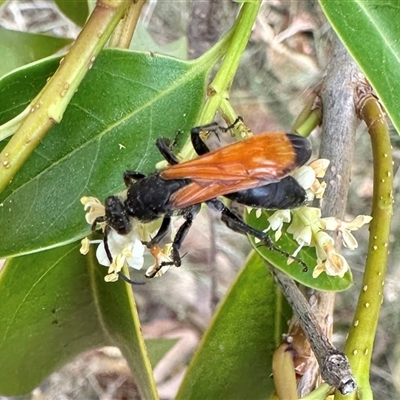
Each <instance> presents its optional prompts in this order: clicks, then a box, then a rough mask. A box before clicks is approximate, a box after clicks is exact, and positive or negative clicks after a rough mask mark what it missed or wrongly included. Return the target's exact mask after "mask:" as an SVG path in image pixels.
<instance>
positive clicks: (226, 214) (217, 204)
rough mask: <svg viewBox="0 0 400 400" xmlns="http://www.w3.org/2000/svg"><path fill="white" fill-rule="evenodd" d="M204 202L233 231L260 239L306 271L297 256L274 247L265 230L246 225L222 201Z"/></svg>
mask: <svg viewBox="0 0 400 400" xmlns="http://www.w3.org/2000/svg"><path fill="white" fill-rule="evenodd" d="M206 203H207V205H209V206H210V207H211V208H213V209H214V210H216V211H219V212H220V213H221V221H223V222H224V223H225V224H226V226H227V227H228V228H230V229H232V230H234V231H235V232H239V233H243V234H250V235H252V236H254V237H256V238H257V239H260V240H261V241H262V242H263V243H264V244H265V245H266V246H267V247H268V248H269V249H271V250H274V251H276V252H278V253H280V254H282V255H283V256H285V257H287V258H292V259H294V260H295V261H297V262H298V263H299V264H300V265H301V266H302V267H303V271H304V272H307V270H308V267H307V264H306V263H305V262H304V261H302V260H300V259H299V258H298V257H293V256H291V255H290V254H289V253H288V252H286V251H284V250H281V249H280V248H279V247H276V246H275V244H274V243H273V242H272V240H271V238H270V237H269V236H268V235H267V234H266V233H265V232H262V231H259V230H257V229H254V228H252V227H251V226H250V225H247V224H246V223H245V222H244V221H243V220H242V219H241V218H240V217H239V216H238V215H236V214H235V213H233V212H232V211H231V210H230V209H229V208H227V207H225V205H224V203H222V201H220V200H218V199H213V200H209V201H207V202H206Z"/></svg>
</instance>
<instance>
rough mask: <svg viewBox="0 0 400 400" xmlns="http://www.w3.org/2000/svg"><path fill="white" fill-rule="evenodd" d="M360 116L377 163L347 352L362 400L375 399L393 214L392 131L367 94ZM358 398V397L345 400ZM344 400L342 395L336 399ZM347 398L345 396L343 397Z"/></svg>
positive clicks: (378, 108) (379, 109)
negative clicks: (375, 354) (375, 357)
mask: <svg viewBox="0 0 400 400" xmlns="http://www.w3.org/2000/svg"><path fill="white" fill-rule="evenodd" d="M360 104H361V105H360V107H359V109H360V112H359V113H360V115H361V118H362V119H364V121H365V122H366V124H367V126H368V130H369V133H370V136H371V143H372V153H373V162H374V192H373V201H372V213H371V215H372V217H373V219H372V221H371V224H370V239H369V245H368V255H367V260H366V266H365V272H364V278H363V283H362V290H361V293H360V296H359V299H358V304H357V308H356V312H355V315H354V319H353V323H352V327H351V330H350V333H349V337H348V339H347V342H346V347H345V352H346V355H347V356H348V358H349V361H350V365H351V368H352V371H353V373H354V376H355V378H356V380H357V384H358V387H359V391H358V393H359V398H360V399H363V400H365V399H373V393H372V390H371V386H370V383H369V374H370V366H371V356H372V349H373V344H374V339H375V333H376V329H377V326H378V317H379V312H380V308H381V304H382V301H383V285H384V279H385V273H386V264H387V257H388V242H389V234H390V223H391V218H392V213H393V208H392V203H393V197H392V191H393V165H392V150H391V144H390V137H389V129H388V126H387V123H386V120H385V115H384V112H383V111H382V108H381V106H380V104H379V102H378V101H377V100H376V98H375V97H373V96H372V95H370V94H367V95H366V96H365V97H364V98H363V100H362V101H361V102H360ZM354 398H357V397H355V395H353V396H351V395H350V397H349V396H346V397H345V399H346V400H348V399H354ZM335 399H342V396H335ZM343 399H344V397H343Z"/></svg>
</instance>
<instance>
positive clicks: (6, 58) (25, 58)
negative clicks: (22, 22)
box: [0, 28, 72, 77]
mask: <svg viewBox="0 0 400 400" xmlns="http://www.w3.org/2000/svg"><path fill="white" fill-rule="evenodd" d="M71 42H72V39H64V38H57V37H53V36H47V35H39V34H35V33H27V32H17V31H11V30H9V29H4V28H0V54H1V59H2V62H1V63H0V77H1V76H3V75H5V74H6V73H8V72H10V71H12V70H13V69H15V68H18V67H21V66H23V65H25V64H28V63H31V62H32V61H36V60H39V59H41V58H44V57H47V56H50V55H52V54H54V53H56V52H57V51H59V50H61V49H62V48H63V47H65V46H67V45H68V44H70V43H71Z"/></svg>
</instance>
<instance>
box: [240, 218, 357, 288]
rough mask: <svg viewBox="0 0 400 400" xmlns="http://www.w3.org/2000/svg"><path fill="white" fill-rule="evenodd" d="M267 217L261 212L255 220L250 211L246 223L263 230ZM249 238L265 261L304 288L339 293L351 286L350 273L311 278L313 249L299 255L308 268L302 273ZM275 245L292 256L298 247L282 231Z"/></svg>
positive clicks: (289, 236)
mask: <svg viewBox="0 0 400 400" xmlns="http://www.w3.org/2000/svg"><path fill="white" fill-rule="evenodd" d="M268 217H269V215H268V214H267V212H263V213H261V216H260V217H259V218H257V217H256V212H255V211H251V212H250V213H246V222H247V223H248V224H249V225H251V226H252V227H253V228H256V229H259V230H264V229H265V228H266V227H267V226H269V222H268V220H267V218H268ZM249 238H250V242H251V244H252V245H253V247H254V249H255V250H256V251H257V252H258V253H259V254H260V255H261V256H262V257H263V258H264V259H265V260H267V261H268V262H269V263H271V264H272V265H273V266H274V267H276V268H278V269H280V270H281V271H283V272H285V273H286V274H287V275H289V276H290V277H292V278H293V279H294V280H296V281H297V282H299V283H301V284H303V285H305V286H308V287H310V288H314V289H317V290H325V291H335V292H339V291H343V290H346V289H348V288H349V287H351V286H352V285H353V276H352V274H351V272H350V271H348V272H346V274H345V275H344V277H343V278H340V277H338V276H328V275H326V274H325V273H322V274H321V275H320V276H319V277H318V278H313V276H312V273H313V270H314V267H315V266H316V255H315V249H313V248H305V249H303V250H301V251H300V253H299V257H300V259H301V260H303V261H304V262H305V263H306V265H307V266H308V270H307V271H304V270H303V269H304V268H303V266H302V265H300V264H299V263H297V262H295V261H294V262H292V263H291V264H289V265H287V258H286V257H285V256H283V255H282V254H280V253H278V252H276V251H274V250H269V249H268V248H267V247H266V246H263V245H262V244H261V243H259V242H258V243H256V242H255V241H254V238H253V237H251V236H249ZM276 245H277V246H278V247H279V248H281V249H282V250H284V251H286V252H287V253H289V254H293V253H294V251H295V250H296V249H297V248H298V246H299V245H298V244H297V242H296V241H295V240H294V239H293V237H292V236H291V235H290V234H287V233H285V232H284V231H283V234H282V237H281V238H280V239H279V242H278V243H277V244H276Z"/></svg>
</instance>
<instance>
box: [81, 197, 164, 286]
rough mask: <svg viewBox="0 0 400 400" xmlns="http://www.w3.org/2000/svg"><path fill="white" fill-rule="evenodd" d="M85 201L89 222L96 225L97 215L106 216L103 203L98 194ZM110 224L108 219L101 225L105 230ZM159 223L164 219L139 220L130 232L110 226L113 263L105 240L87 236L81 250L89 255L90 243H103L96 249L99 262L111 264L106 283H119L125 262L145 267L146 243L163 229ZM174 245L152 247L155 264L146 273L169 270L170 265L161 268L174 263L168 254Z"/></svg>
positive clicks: (110, 247)
mask: <svg viewBox="0 0 400 400" xmlns="http://www.w3.org/2000/svg"><path fill="white" fill-rule="evenodd" d="M81 202H82V204H83V205H84V209H85V211H87V213H86V216H85V218H86V221H87V223H88V224H90V225H93V223H94V221H95V220H96V219H97V218H99V217H104V216H105V208H104V206H103V204H101V202H100V201H99V200H98V199H96V198H95V197H83V198H82V199H81ZM106 224H107V222H106V221H104V222H101V223H99V224H98V225H99V226H100V228H101V229H102V230H103V231H104V230H105V227H106ZM159 226H160V220H158V221H155V222H153V223H148V224H142V223H139V222H137V221H135V223H133V224H132V229H131V231H130V232H128V234H126V235H120V234H119V233H117V232H116V231H114V230H113V229H112V228H111V229H109V232H108V234H107V243H108V249H109V252H110V254H111V257H112V262H110V260H109V257H108V255H107V253H106V249H105V244H104V240H89V239H88V238H84V239H83V240H82V242H81V243H82V246H81V249H80V252H81V253H82V254H87V253H88V252H89V246H90V244H95V243H96V244H99V245H98V247H97V250H96V258H97V261H98V262H99V264H101V265H104V266H106V267H109V268H108V274H107V275H106V276H105V278H104V279H105V281H106V282H115V281H116V280H118V277H119V272H120V271H121V270H122V268H123V267H124V265H128V266H129V267H131V268H135V269H141V268H142V267H143V264H144V251H145V250H147V247H146V246H145V245H144V244H143V243H142V242H147V241H149V240H151V238H152V236H153V235H154V232H156V231H157V230H158V229H159ZM170 248H171V244H169V245H166V246H165V247H164V249H162V250H161V249H160V248H159V247H158V246H154V247H153V248H152V249H150V253H151V254H152V255H153V257H154V259H155V263H154V265H153V266H151V267H150V268H149V269H148V270H147V272H146V276H153V275H155V276H161V275H162V274H164V273H165V272H166V271H167V270H168V268H169V265H168V266H167V265H166V266H163V267H161V268H160V265H161V263H162V262H171V259H170V258H169V256H168V254H169V252H170Z"/></svg>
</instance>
